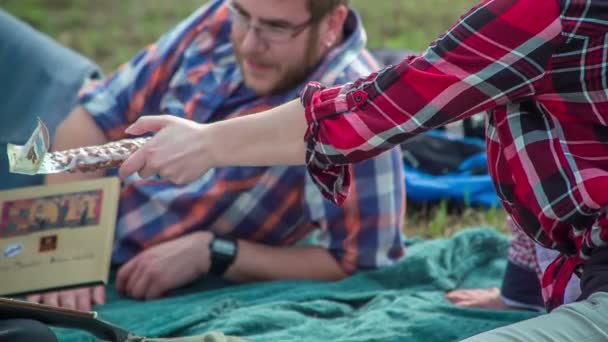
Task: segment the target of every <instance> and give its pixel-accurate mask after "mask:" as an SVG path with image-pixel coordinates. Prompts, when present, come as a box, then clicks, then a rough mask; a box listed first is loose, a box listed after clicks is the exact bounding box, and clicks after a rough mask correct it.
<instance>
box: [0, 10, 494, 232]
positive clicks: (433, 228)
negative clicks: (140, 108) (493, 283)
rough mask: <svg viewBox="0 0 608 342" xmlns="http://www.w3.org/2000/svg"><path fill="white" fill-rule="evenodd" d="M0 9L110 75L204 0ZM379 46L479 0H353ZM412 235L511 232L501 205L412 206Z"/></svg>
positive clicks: (413, 46) (420, 41)
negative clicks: (482, 229)
mask: <svg viewBox="0 0 608 342" xmlns="http://www.w3.org/2000/svg"><path fill="white" fill-rule="evenodd" d="M0 2H1V5H0V7H1V8H2V9H4V10H6V11H8V12H9V13H11V14H13V15H15V16H17V17H19V18H21V19H23V20H25V21H27V22H28V23H30V24H31V25H32V26H34V27H36V28H37V29H39V30H40V31H43V32H45V33H47V34H49V35H50V36H51V37H53V38H55V39H57V40H58V41H60V42H61V43H62V44H64V45H67V46H69V47H71V48H73V49H75V50H77V51H79V52H80V53H82V54H84V55H85V56H88V57H89V58H91V59H93V60H95V61H96V62H97V63H98V64H100V65H101V67H102V68H103V69H104V70H105V71H106V72H109V71H111V70H113V69H114V68H116V67H117V66H118V65H119V64H120V63H122V62H124V61H126V60H128V59H129V58H130V57H131V56H133V55H134V54H135V53H136V52H137V50H138V49H139V48H141V47H143V46H145V45H147V44H149V43H151V42H153V41H154V40H155V39H157V38H158V36H159V35H160V34H162V33H163V32H165V31H166V30H168V29H169V28H170V27H172V26H173V25H175V24H176V23H178V22H179V21H180V20H181V19H183V18H184V17H186V16H188V15H189V14H190V13H191V12H192V11H193V10H194V9H195V8H198V7H199V6H201V5H202V4H203V3H204V2H205V1H203V0H179V1H166V0H145V1H141V0H103V1H88V0H0ZM351 2H352V4H353V6H354V7H355V8H356V9H357V10H358V11H359V12H360V14H361V16H362V18H363V21H364V24H365V26H366V29H367V32H368V37H369V46H370V47H371V48H378V47H389V48H402V49H403V48H405V49H409V50H414V51H421V50H423V49H424V48H425V47H426V46H427V45H428V44H429V43H430V42H431V41H433V40H434V39H436V38H437V37H438V36H439V34H441V33H442V32H444V31H445V30H446V29H447V28H449V26H450V25H451V24H452V23H453V22H454V21H456V20H457V19H458V16H459V15H460V14H462V13H464V12H465V11H466V10H467V9H469V8H471V7H472V6H473V5H475V4H476V3H477V2H478V1H477V0H425V1H411V0H378V1H371V0H351ZM407 221H408V224H407V226H406V227H407V228H406V233H407V234H408V235H423V236H427V237H439V236H449V235H451V234H452V233H453V232H455V231H457V230H459V229H462V228H463V227H468V226H477V225H489V226H494V227H497V228H498V229H499V230H502V231H504V230H505V224H504V222H505V214H504V212H503V211H502V210H499V209H490V210H476V209H473V208H464V209H460V210H456V211H454V210H452V209H451V208H450V206H448V205H447V204H446V203H441V204H439V205H435V206H428V207H427V206H418V207H416V208H413V207H410V208H408V212H407Z"/></svg>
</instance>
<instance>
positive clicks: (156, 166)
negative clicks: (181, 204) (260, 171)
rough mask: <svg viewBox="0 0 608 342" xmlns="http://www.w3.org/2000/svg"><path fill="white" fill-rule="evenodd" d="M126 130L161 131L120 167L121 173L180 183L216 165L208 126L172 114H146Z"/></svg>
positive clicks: (200, 174)
mask: <svg viewBox="0 0 608 342" xmlns="http://www.w3.org/2000/svg"><path fill="white" fill-rule="evenodd" d="M125 132H126V133H128V134H131V135H142V134H145V133H147V132H158V133H156V135H155V136H154V137H153V138H152V139H151V140H150V141H148V142H147V143H146V144H145V145H144V146H142V147H141V148H140V149H139V150H137V151H136V152H135V153H133V154H132V155H131V156H130V157H129V158H128V159H127V160H125V161H124V163H123V164H122V166H121V167H120V175H121V176H123V177H126V176H129V175H131V174H133V173H135V172H138V173H139V175H140V176H141V177H144V178H146V177H150V176H153V175H158V176H160V177H161V178H163V179H166V180H168V181H171V182H173V183H176V184H185V183H188V182H190V181H193V180H195V179H197V178H199V177H200V176H202V175H203V174H205V172H207V170H208V169H209V168H210V167H211V165H213V164H212V163H211V161H212V157H213V156H212V152H213V149H212V148H211V147H210V146H207V145H206V144H205V142H206V140H208V139H205V125H203V124H199V123H196V122H194V121H191V120H186V119H182V118H178V117H175V116H171V115H158V116H143V117H141V118H139V119H138V120H137V121H136V122H135V123H133V124H132V125H131V126H129V127H128V128H127V129H126V130H125Z"/></svg>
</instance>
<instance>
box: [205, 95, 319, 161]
mask: <svg viewBox="0 0 608 342" xmlns="http://www.w3.org/2000/svg"><path fill="white" fill-rule="evenodd" d="M306 127H307V125H306V118H305V116H304V108H303V107H302V104H301V103H300V101H299V100H294V101H291V102H288V103H286V104H284V105H282V106H279V107H276V108H273V109H271V110H268V111H266V112H263V113H259V114H252V115H247V116H244V117H240V118H236V119H231V120H225V121H221V122H217V123H214V124H212V127H210V128H211V139H213V140H215V141H221V142H222V143H221V144H214V147H215V150H214V151H212V153H214V154H215V158H214V159H215V160H216V161H217V164H219V165H218V166H263V165H277V164H282V165H301V164H304V159H305V151H306V149H305V142H304V133H305V132H306Z"/></svg>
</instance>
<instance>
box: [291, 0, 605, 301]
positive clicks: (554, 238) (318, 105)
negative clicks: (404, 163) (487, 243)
mask: <svg viewBox="0 0 608 342" xmlns="http://www.w3.org/2000/svg"><path fill="white" fill-rule="evenodd" d="M607 36H608V15H607V10H606V1H604V0H580V1H557V0H492V1H483V2H481V4H479V5H478V6H476V7H475V8H473V9H472V10H471V11H470V12H469V13H468V14H466V15H465V16H463V17H462V18H461V20H460V21H459V22H458V23H456V24H455V25H454V26H453V27H452V28H451V29H450V30H449V31H448V32H447V33H446V34H445V35H443V36H442V37H440V38H439V39H438V40H437V41H436V42H434V43H433V44H432V45H431V46H430V47H429V48H428V49H427V50H426V51H425V52H424V53H423V54H422V55H421V56H419V57H416V56H412V57H410V58H406V59H405V60H404V61H403V62H402V63H400V64H399V65H395V66H391V67H388V68H386V69H384V70H381V71H379V72H377V73H373V74H371V75H369V76H367V77H365V78H361V79H359V80H357V81H355V82H353V83H350V84H347V85H345V86H336V87H329V88H326V89H324V87H323V86H321V85H320V84H314V83H313V84H311V85H310V86H309V87H307V89H306V90H305V92H304V94H303V96H302V100H303V102H304V104H305V105H307V108H306V117H307V120H308V121H309V129H308V131H307V137H306V139H307V141H308V153H307V155H308V163H309V169H310V171H311V175H312V176H313V178H314V179H315V181H316V182H317V183H318V184H319V187H320V189H321V191H322V192H323V193H324V194H325V195H326V196H327V197H328V198H331V199H332V200H333V201H336V202H340V201H342V200H344V198H345V194H346V188H347V186H348V183H347V182H346V181H345V180H348V179H349V177H348V172H349V170H350V169H349V167H347V166H344V164H346V163H348V162H357V161H360V160H363V159H365V158H370V157H372V156H375V155H377V154H379V153H381V152H383V151H385V150H387V149H389V148H392V147H393V146H395V145H396V144H399V143H400V142H402V141H404V140H405V139H407V138H409V137H412V136H414V135H416V134H420V133H422V132H424V131H426V130H429V129H432V128H435V127H440V126H443V125H445V124H447V123H449V122H452V121H456V120H460V119H463V118H465V117H467V116H471V115H473V114H475V113H479V112H481V111H487V112H488V115H487V151H488V164H489V170H490V173H491V175H492V177H493V179H494V182H495V184H496V188H497V191H498V194H499V196H500V197H501V200H502V203H503V205H504V207H505V208H506V210H507V212H508V213H509V215H510V216H511V218H512V219H513V223H514V224H516V225H517V227H518V228H519V229H522V230H524V231H525V232H526V233H527V234H528V236H530V237H531V238H533V239H534V240H536V241H537V242H538V243H540V244H541V245H543V246H545V247H547V248H553V249H556V250H559V251H560V252H561V253H562V254H561V256H560V257H559V258H557V259H556V260H555V261H554V262H553V263H552V264H551V265H550V266H549V267H548V268H547V270H546V271H545V273H544V275H543V280H542V286H543V294H544V296H545V300H546V304H547V307H548V308H549V309H552V308H554V307H556V306H558V305H560V304H561V303H562V302H563V296H564V291H565V289H566V286H567V284H568V280H569V279H570V277H571V276H573V274H574V273H577V274H578V273H579V272H580V270H581V267H582V266H583V265H584V263H585V260H588V259H589V257H590V256H591V252H592V251H593V250H594V249H595V248H597V247H602V246H606V244H607V243H608V212H607V210H606V208H607V206H608V191H607V189H608V72H606V69H607V62H606V58H607V57H606V56H607V55H608V53H607V51H608V50H607V49H606V37H607Z"/></svg>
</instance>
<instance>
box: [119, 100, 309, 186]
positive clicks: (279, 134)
mask: <svg viewBox="0 0 608 342" xmlns="http://www.w3.org/2000/svg"><path fill="white" fill-rule="evenodd" d="M306 129H307V124H306V119H305V117H304V107H303V106H302V104H301V103H300V101H298V100H294V101H291V102H288V103H286V104H284V105H281V106H279V107H276V108H273V109H271V110H268V111H265V112H262V113H258V114H254V115H247V116H242V117H238V118H234V119H230V120H224V121H220V122H216V123H213V124H199V123H196V122H193V121H190V120H185V119H181V118H178V117H175V116H170V115H159V116H144V117H141V118H139V119H138V120H137V121H136V122H135V123H134V124H133V125H131V126H130V127H129V128H127V130H126V132H127V133H129V134H133V135H140V134H144V133H146V132H154V131H158V133H157V134H156V136H155V137H154V138H153V139H152V140H151V141H149V142H148V143H147V144H146V145H144V146H143V147H142V148H141V149H140V150H138V151H137V152H135V153H134V154H133V155H132V156H131V157H130V158H129V159H128V160H126V161H125V162H124V164H123V165H122V167H121V169H120V172H121V175H122V176H127V175H130V174H132V173H134V172H138V171H139V173H140V175H141V176H142V177H147V176H150V175H153V174H156V173H159V174H160V176H162V177H163V178H166V179H168V180H171V181H173V182H175V183H186V182H189V181H191V180H193V179H196V178H198V177H199V176H200V175H201V174H203V173H205V172H206V171H207V170H208V169H209V168H212V167H221V166H264V165H277V164H281V165H300V164H304V162H305V160H304V156H305V152H306V145H305V141H304V133H305V132H306Z"/></svg>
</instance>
